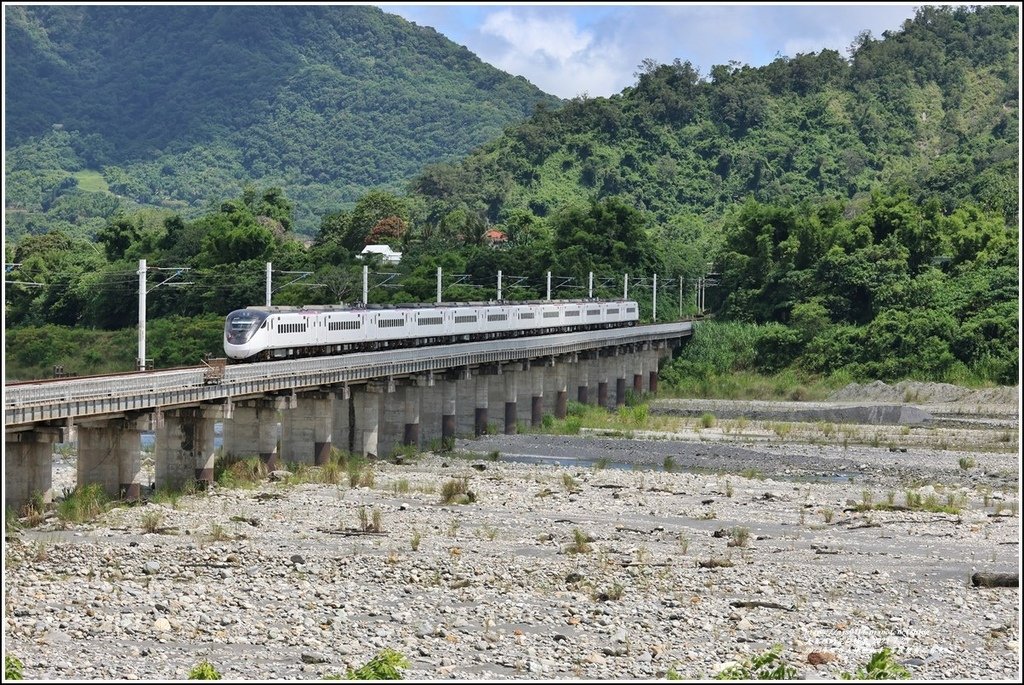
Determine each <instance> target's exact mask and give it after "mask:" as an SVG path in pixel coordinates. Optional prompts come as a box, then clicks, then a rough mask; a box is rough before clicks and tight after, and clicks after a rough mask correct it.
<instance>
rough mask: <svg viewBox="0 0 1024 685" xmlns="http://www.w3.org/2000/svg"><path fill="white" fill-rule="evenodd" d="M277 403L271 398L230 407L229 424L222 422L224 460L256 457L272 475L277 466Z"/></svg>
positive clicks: (237, 403)
mask: <svg viewBox="0 0 1024 685" xmlns="http://www.w3.org/2000/svg"><path fill="white" fill-rule="evenodd" d="M277 404H278V403H277V402H276V401H275V400H274V399H273V398H260V399H254V400H240V401H237V402H233V403H232V409H231V420H225V421H224V451H223V453H224V456H225V457H230V458H235V459H241V458H245V457H253V456H258V457H259V458H260V461H262V462H263V464H264V465H265V466H266V467H267V469H268V470H270V471H273V470H275V469H276V468H277V466H278V458H277V456H278V450H277Z"/></svg>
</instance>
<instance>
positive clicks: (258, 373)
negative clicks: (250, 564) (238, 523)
mask: <svg viewBox="0 0 1024 685" xmlns="http://www.w3.org/2000/svg"><path fill="white" fill-rule="evenodd" d="M692 327H693V323H692V322H689V321H683V322H677V323H671V324H658V325H648V326H635V327H632V328H619V329H610V330H602V331H590V332H585V333H566V334H559V335H545V336H536V337H528V338H518V339H512V340H501V341H489V342H477V343H465V344H460V345H448V346H440V347H421V348H414V349H401V350H393V351H387V352H369V353H359V354H349V355H343V356H337V357H319V358H314V359H300V360H290V361H275V362H264V363H255V364H239V365H231V366H227V367H226V369H224V372H223V374H216V375H214V376H212V377H211V374H210V373H208V370H207V369H206V368H205V367H202V366H200V367H192V368H186V369H168V370H162V371H151V372H138V373H128V374H120V375H113V376H100V377H89V378H64V379H60V380H59V381H57V380H54V381H39V382H30V383H16V384H10V385H5V388H4V447H5V456H4V482H5V505H6V506H9V507H13V508H16V509H17V508H20V507H21V506H23V505H24V504H25V503H27V502H29V501H30V500H31V499H32V498H33V497H38V496H41V497H42V499H43V500H44V501H47V502H48V501H52V499H53V474H52V458H53V450H54V443H60V442H67V441H71V440H72V439H76V441H77V447H78V450H77V451H78V462H77V482H78V484H80V485H82V484H88V483H100V484H102V485H103V487H104V489H105V490H106V492H107V493H108V494H110V495H112V496H120V497H124V498H130V499H133V498H137V497H139V496H140V494H141V487H142V483H141V482H140V481H141V472H142V465H141V433H143V432H148V431H153V432H155V433H156V443H155V453H154V459H155V467H156V472H155V477H156V486H157V487H159V488H180V487H182V486H184V485H185V484H186V483H187V482H188V481H190V480H195V481H197V482H199V483H200V484H205V483H209V482H210V481H212V480H213V473H214V460H215V457H216V454H217V453H216V451H215V449H214V431H215V427H214V426H215V423H217V422H221V423H222V426H223V446H222V450H221V454H222V455H223V457H228V458H232V457H248V456H254V455H259V457H260V458H261V459H262V460H263V461H264V462H265V463H266V465H267V467H268V468H269V469H274V468H277V467H278V465H279V464H283V463H286V462H296V463H304V464H313V465H321V464H325V463H327V461H328V459H329V457H330V453H331V449H332V447H334V448H338V449H342V450H346V451H348V452H350V453H353V454H362V455H365V456H371V457H375V456H388V455H390V454H392V453H393V452H394V451H395V450H397V449H400V448H401V447H402V446H408V445H412V446H416V447H417V448H419V447H426V446H428V445H432V444H434V441H435V440H437V441H440V440H443V439H451V438H454V437H456V436H470V435H481V434H483V433H485V432H489V431H501V432H505V433H515V432H516V431H517V429H518V427H519V426H520V425H526V424H529V425H534V426H536V425H539V424H540V423H541V421H542V419H543V416H544V415H545V414H552V415H554V416H555V417H557V418H564V417H565V415H566V406H567V402H568V400H569V398H570V396H572V397H573V398H574V399H576V400H577V401H579V402H583V403H589V404H595V403H596V404H599V405H601V406H604V407H607V408H614V407H615V406H617V405H622V404H624V403H625V400H626V393H627V392H628V391H630V390H632V391H633V392H636V393H640V392H656V391H657V385H658V366H659V362H660V360H662V359H664V358H666V357H668V356H670V355H671V350H672V348H673V347H675V346H677V345H678V344H679V343H680V341H681V340H682V339H683V338H685V337H687V336H689V335H691V333H692V330H693V329H692ZM72 436H75V437H74V438H73V437H72ZM278 436H280V438H279V437H278Z"/></svg>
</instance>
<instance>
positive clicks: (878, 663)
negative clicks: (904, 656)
mask: <svg viewBox="0 0 1024 685" xmlns="http://www.w3.org/2000/svg"><path fill="white" fill-rule="evenodd" d="M840 677H841V678H842V679H843V680H907V679H908V678H910V671H908V670H907V669H906V668H904V667H903V665H902V664H900V663H898V662H897V661H896V660H895V659H893V658H892V653H891V652H890V651H889V648H888V647H882V651H880V652H875V653H874V654H872V655H871V659H870V660H869V661H868V663H867V665H866V666H861V667H859V668H858V669H857V671H856V672H855V673H852V674H851V673H843V674H841V675H840Z"/></svg>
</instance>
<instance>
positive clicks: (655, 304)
mask: <svg viewBox="0 0 1024 685" xmlns="http://www.w3.org/2000/svg"><path fill="white" fill-rule="evenodd" d="M651 292H652V293H654V299H653V300H652V307H651V309H652V311H653V312H654V323H658V274H654V286H653V287H652V288H651Z"/></svg>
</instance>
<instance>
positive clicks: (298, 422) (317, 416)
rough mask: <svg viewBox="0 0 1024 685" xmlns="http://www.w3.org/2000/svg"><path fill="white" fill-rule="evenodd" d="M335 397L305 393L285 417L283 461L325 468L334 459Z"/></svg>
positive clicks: (282, 445)
mask: <svg viewBox="0 0 1024 685" xmlns="http://www.w3.org/2000/svg"><path fill="white" fill-rule="evenodd" d="M333 402H334V395H333V394H332V393H329V392H319V391H318V392H304V393H299V394H297V395H296V396H295V402H294V406H293V407H291V408H290V409H286V410H285V411H284V412H282V414H281V458H282V459H284V460H286V461H294V462H298V463H299V464H314V465H316V466H323V465H324V464H326V463H327V462H328V461H330V458H331V441H332V437H333V436H332V433H331V428H332V426H331V419H332V418H333V415H334V406H333Z"/></svg>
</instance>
